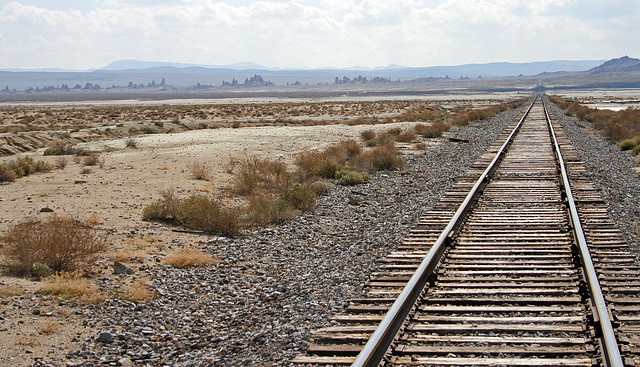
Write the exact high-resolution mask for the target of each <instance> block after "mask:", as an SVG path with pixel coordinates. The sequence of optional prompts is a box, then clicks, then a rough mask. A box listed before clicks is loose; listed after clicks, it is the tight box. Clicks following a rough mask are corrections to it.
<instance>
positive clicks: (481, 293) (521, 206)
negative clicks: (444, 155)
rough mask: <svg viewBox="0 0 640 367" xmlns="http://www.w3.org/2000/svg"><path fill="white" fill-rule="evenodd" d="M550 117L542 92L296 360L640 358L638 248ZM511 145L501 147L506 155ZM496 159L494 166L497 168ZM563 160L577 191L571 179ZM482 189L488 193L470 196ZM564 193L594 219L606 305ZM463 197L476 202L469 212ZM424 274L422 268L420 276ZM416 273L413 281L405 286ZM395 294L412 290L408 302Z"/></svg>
mask: <svg viewBox="0 0 640 367" xmlns="http://www.w3.org/2000/svg"><path fill="white" fill-rule="evenodd" d="M518 123H521V124H520V126H519V128H517V129H516V125H517V124H518ZM553 127H554V124H552V123H551V120H550V119H548V115H547V113H546V109H545V106H544V104H543V101H542V99H541V98H537V99H536V100H535V102H533V103H532V104H531V106H530V109H529V111H528V114H525V115H524V116H523V118H522V120H521V121H519V122H514V123H513V124H512V126H511V127H510V128H508V129H507V130H506V131H505V133H503V134H502V135H501V136H500V137H499V138H498V140H497V141H496V143H495V144H494V145H493V146H492V147H491V148H490V149H489V150H488V151H487V152H486V153H485V154H484V155H483V156H481V157H480V158H479V159H478V161H477V162H476V163H475V164H474V165H473V166H472V168H471V169H470V171H469V172H468V173H467V174H466V175H465V176H463V177H462V178H461V179H459V180H458V182H457V183H456V184H455V185H454V187H453V188H452V189H451V190H449V191H448V192H447V194H446V195H445V196H444V197H443V198H442V199H441V201H440V203H439V205H438V206H437V207H435V208H433V209H432V210H431V211H429V212H428V213H427V214H425V215H424V216H423V217H422V219H421V220H420V222H419V223H418V226H417V227H416V228H414V229H413V230H412V231H411V232H410V233H409V235H408V236H407V238H406V240H405V241H404V243H403V244H402V245H401V246H399V248H398V249H397V250H396V251H394V252H393V253H391V254H389V256H387V257H386V258H385V259H383V260H381V265H380V270H379V271H378V272H377V273H374V274H372V275H371V279H370V281H369V282H368V283H367V284H366V286H367V289H368V294H367V297H364V298H361V299H354V300H351V305H350V306H349V307H348V309H347V313H346V314H343V315H338V316H335V317H334V318H333V320H332V324H333V325H332V326H328V327H326V328H323V329H320V330H318V331H317V332H316V333H315V334H314V336H313V343H312V344H311V345H310V347H309V348H308V350H307V354H306V355H301V356H299V357H297V358H296V359H295V360H294V362H296V363H299V364H311V365H322V364H329V365H340V364H347V365H348V364H352V363H354V362H355V365H377V364H378V363H382V364H387V365H431V366H474V365H476V366H592V365H618V366H619V365H622V364H623V363H624V364H626V365H633V364H634V358H635V356H636V354H640V348H639V347H638V345H640V326H638V325H640V298H637V294H638V290H639V289H640V287H639V286H640V284H639V283H640V278H638V267H637V264H636V262H635V258H634V257H633V256H631V255H630V254H629V252H628V251H627V249H626V244H625V243H624V241H622V240H621V236H620V233H619V232H618V231H617V229H616V228H615V226H614V225H613V223H611V221H610V220H608V217H607V216H606V209H604V210H603V209H602V206H603V203H602V200H601V199H600V198H599V196H598V194H597V192H596V190H594V189H593V187H592V186H591V185H590V184H589V182H588V181H586V180H585V179H584V178H583V177H582V173H584V168H583V167H582V165H581V164H580V162H578V160H577V156H576V154H575V151H573V150H572V149H571V147H570V144H569V143H568V139H566V137H564V135H563V134H562V133H561V131H560V132H558V133H557V134H556V135H557V137H556V138H555V141H556V142H557V145H558V148H560V147H562V149H561V150H562V152H563V153H562V154H564V155H566V157H567V159H566V164H562V162H560V163H559V159H558V157H557V155H556V153H554V138H553V135H552V133H551V130H553ZM555 130H559V127H558V126H555ZM510 137H513V139H512V140H510ZM501 148H503V149H505V153H503V154H497V152H498V151H500V149H501ZM506 148H508V150H507V149H506ZM492 163H495V168H493V169H490V168H487V167H492V165H491V164H492ZM561 167H566V171H567V173H566V174H565V177H566V178H568V177H571V181H572V184H571V187H573V188H574V189H573V190H574V191H575V193H572V192H571V188H568V189H567V188H563V185H562V172H563V169H562V168H561ZM485 175H486V178H484V176H485ZM479 178H480V180H479ZM473 189H477V190H478V194H476V195H470V194H469V192H470V191H473ZM566 190H569V193H567V191H566ZM567 195H569V196H570V197H571V198H575V200H576V201H577V202H578V204H579V205H578V206H577V207H578V209H577V213H579V214H580V217H581V218H582V221H583V222H585V228H584V232H582V231H580V233H583V234H584V236H586V239H587V241H585V246H587V243H588V246H589V247H590V248H591V251H592V253H593V254H592V256H593V257H594V259H595V260H594V263H595V268H596V270H597V277H596V278H599V279H600V282H601V283H603V285H604V289H605V292H604V293H605V296H606V297H605V298H606V299H607V301H608V305H607V306H604V307H603V305H604V303H602V304H599V303H597V302H598V300H597V299H596V298H597V297H595V298H594V297H593V292H594V290H593V289H592V287H593V283H594V282H596V283H597V280H594V279H591V281H590V279H589V277H588V276H587V274H588V273H589V271H588V267H585V266H584V264H585V262H586V263H589V262H590V260H589V259H585V258H583V257H582V256H580V253H581V250H580V244H579V243H578V242H577V241H576V237H580V236H582V234H576V232H575V230H574V229H575V228H576V227H578V228H579V227H580V226H579V225H578V224H576V223H574V221H575V220H576V219H575V217H574V219H571V216H570V214H571V210H572V209H571V206H570V205H568V204H567V202H568V201H567ZM467 201H469V203H472V204H473V205H470V206H468V208H464V207H462V209H461V204H462V205H464V204H465V202H467ZM569 201H571V200H569ZM577 213H576V214H577ZM458 216H459V218H460V219H459V220H458V221H456V219H457V218H458ZM452 218H453V219H452ZM439 242H442V243H443V245H442V249H439V248H440V247H439V246H438V244H439ZM436 250H437V251H436ZM583 251H586V247H584V248H583ZM440 255H442V258H440ZM425 257H426V258H425ZM430 257H436V258H435V259H431V261H430V262H429V261H428V260H429V258H430ZM427 262H429V264H428V265H425V264H426V263H427ZM436 265H437V266H436ZM416 270H417V273H420V272H424V274H423V275H422V277H421V278H420V277H419V276H417V275H416ZM594 274H596V273H594ZM593 277H595V276H592V278H593ZM418 278H420V279H418ZM408 283H409V285H407V284H408ZM413 283H416V284H417V287H416V289H414V290H412V291H409V290H408V288H411V285H412V284H413ZM597 292H598V291H596V293H597ZM398 299H407V301H406V303H407V304H408V306H407V305H403V306H402V305H399V303H401V302H400V301H399V300H398ZM414 301H415V302H414ZM403 307H404V308H406V309H403ZM607 307H608V308H607ZM611 310H613V311H611ZM603 319H604V320H603ZM609 319H613V321H612V322H610V321H609ZM394 323H395V324H397V326H393V325H394ZM607 323H608V325H609V327H611V326H612V325H613V327H612V329H611V330H608V329H607V327H608V326H607ZM379 324H380V325H379ZM603 325H604V326H603ZM385 328H388V329H389V330H386V331H383V330H381V329H385ZM614 328H615V331H614ZM614 334H615V335H614ZM607 339H613V340H607ZM365 344H366V345H365ZM389 344H390V346H389ZM612 345H613V346H612ZM374 348H378V349H379V350H374ZM363 350H364V351H363ZM620 350H622V355H620V353H619V351H620ZM358 354H360V356H359V357H358V358H357V359H356V356H357V355H358ZM363 355H364V356H363ZM380 359H382V360H381V361H379V360H380ZM636 360H637V359H636ZM622 361H624V362H622Z"/></svg>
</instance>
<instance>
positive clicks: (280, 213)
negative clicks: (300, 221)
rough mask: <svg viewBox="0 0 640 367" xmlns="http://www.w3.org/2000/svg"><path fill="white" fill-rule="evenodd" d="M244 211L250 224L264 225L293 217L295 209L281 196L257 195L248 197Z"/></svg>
mask: <svg viewBox="0 0 640 367" xmlns="http://www.w3.org/2000/svg"><path fill="white" fill-rule="evenodd" d="M245 213H246V218H247V221H248V222H249V223H250V224H252V225H255V226H264V225H267V224H272V223H280V222H282V221H284V220H287V219H289V218H291V217H293V216H294V215H295V213H296V211H295V210H294V209H293V208H292V207H291V206H290V205H288V204H287V202H286V201H285V200H283V199H282V198H273V197H268V196H257V197H252V198H250V199H249V204H248V205H247V207H246V208H245Z"/></svg>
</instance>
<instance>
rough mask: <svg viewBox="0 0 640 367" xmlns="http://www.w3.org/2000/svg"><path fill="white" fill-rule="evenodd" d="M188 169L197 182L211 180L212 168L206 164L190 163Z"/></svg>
mask: <svg viewBox="0 0 640 367" xmlns="http://www.w3.org/2000/svg"><path fill="white" fill-rule="evenodd" d="M187 169H188V170H189V172H191V176H192V177H193V178H194V179H196V180H205V181H209V180H210V179H211V166H210V165H209V164H207V163H204V162H197V161H196V162H189V163H187Z"/></svg>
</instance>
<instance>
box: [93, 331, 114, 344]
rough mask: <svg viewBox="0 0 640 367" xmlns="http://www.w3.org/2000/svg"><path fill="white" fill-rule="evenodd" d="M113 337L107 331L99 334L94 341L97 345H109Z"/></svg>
mask: <svg viewBox="0 0 640 367" xmlns="http://www.w3.org/2000/svg"><path fill="white" fill-rule="evenodd" d="M114 339H115V338H114V336H113V334H111V333H110V332H108V331H103V332H101V333H100V335H98V337H97V338H96V341H97V342H98V343H105V344H109V343H112V342H113V340H114Z"/></svg>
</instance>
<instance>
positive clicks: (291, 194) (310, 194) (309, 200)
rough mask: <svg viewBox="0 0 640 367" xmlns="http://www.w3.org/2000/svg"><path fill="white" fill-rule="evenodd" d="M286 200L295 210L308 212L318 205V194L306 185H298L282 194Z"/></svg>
mask: <svg viewBox="0 0 640 367" xmlns="http://www.w3.org/2000/svg"><path fill="white" fill-rule="evenodd" d="M282 199H284V200H285V201H286V202H287V203H289V205H291V206H292V207H293V208H295V209H299V210H306V209H311V208H313V207H314V206H315V205H316V193H315V191H313V189H312V188H310V187H309V186H306V185H302V184H299V183H296V184H295V185H293V186H292V187H291V188H290V189H288V190H286V191H284V192H283V193H282Z"/></svg>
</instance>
